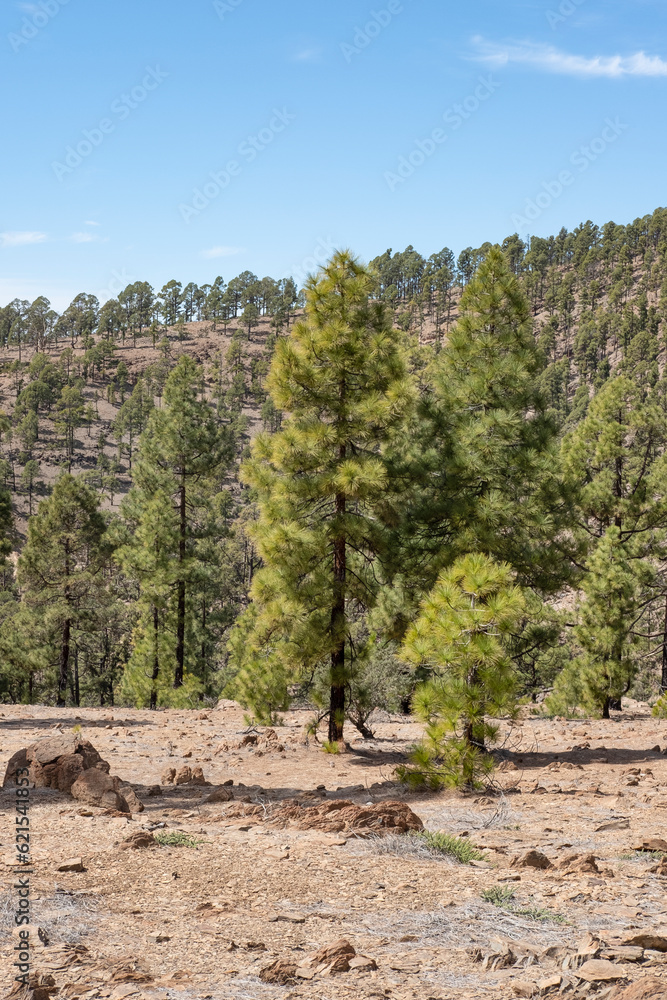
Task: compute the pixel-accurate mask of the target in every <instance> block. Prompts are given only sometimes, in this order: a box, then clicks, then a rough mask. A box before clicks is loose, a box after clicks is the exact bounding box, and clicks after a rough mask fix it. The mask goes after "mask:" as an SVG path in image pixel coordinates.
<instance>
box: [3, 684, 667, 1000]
mask: <svg viewBox="0 0 667 1000" xmlns="http://www.w3.org/2000/svg"><path fill="white" fill-rule="evenodd" d="M307 716H308V713H307V712H291V713H288V714H287V715H286V717H285V725H284V726H282V727H278V728H277V729H276V735H277V740H269V741H268V742H267V741H266V739H264V738H263V731H262V730H258V731H255V732H257V733H258V735H259V742H258V744H256V745H254V746H253V745H252V744H251V745H247V746H240V744H241V742H242V740H243V738H244V734H246V732H247V727H246V725H245V722H244V718H243V712H242V710H241V709H240V708H239V707H238V706H236V705H235V704H234V703H232V702H222V703H221V704H220V706H219V707H218V708H217V709H214V710H210V711H207V712H204V713H198V712H196V711H160V712H156V713H151V712H148V711H135V710H131V709H114V710H109V709H89V708H86V709H78V710H77V709H56V708H45V707H33V706H30V707H29V706H2V711H1V712H0V743H1V748H0V765H2V767H3V773H4V767H5V766H6V763H7V761H8V760H9V758H10V756H11V755H12V754H13V753H14V752H15V751H17V750H18V749H20V748H21V747H26V746H28V745H29V744H31V743H33V742H34V741H36V740H38V739H40V738H43V737H45V736H47V735H53V730H54V727H62V731H65V732H67V731H71V730H72V729H73V728H74V727H76V726H80V727H81V735H82V737H83V738H85V739H88V740H90V742H91V743H93V745H94V746H95V747H96V748H97V749H98V750H99V751H100V753H101V754H102V756H103V757H104V758H105V759H106V760H108V761H109V762H110V764H111V773H112V774H117V775H119V776H120V778H121V779H122V780H123V781H126V782H130V783H132V784H133V785H134V787H135V789H136V791H137V794H138V795H139V798H140V799H141V800H142V801H143V802H144V804H145V810H144V811H143V812H135V813H134V814H133V815H132V816H131V817H129V816H122V815H108V814H105V813H104V810H102V809H100V808H95V807H92V806H91V807H86V806H84V805H83V804H82V803H81V802H78V801H76V800H74V799H73V798H72V797H71V796H70V795H66V794H63V793H60V792H57V791H54V790H51V789H35V790H32V791H31V813H30V816H31V831H32V832H31V838H32V840H31V849H32V857H33V861H34V866H33V868H34V874H33V875H32V877H31V883H32V892H33V896H32V918H31V919H32V924H33V925H34V927H35V928H36V927H37V926H39V927H40V928H42V937H43V938H44V939H45V941H47V942H48V943H46V944H44V943H42V942H41V941H39V940H38V939H37V936H36V931H35V933H34V934H33V935H32V936H31V940H32V944H33V946H35V947H34V955H33V963H32V964H33V971H34V972H36V973H38V974H40V975H46V974H50V975H51V976H52V977H53V979H54V980H55V984H56V987H57V989H58V992H57V994H55V995H56V996H58V997H62V998H73V997H82V998H84V997H85V998H90V1000H92V998H98V997H99V998H102V997H104V998H106V997H112V998H114V1000H123V998H125V997H132V998H133V1000H143V998H155V1000H167V998H170V1000H173V998H181V1000H195V998H196V1000H200V998H201V1000H204V998H215V1000H218V998H239V1000H240V998H248V1000H250V998H252V1000H260V998H261V1000H264V998H266V1000H269V998H271V1000H273V998H276V1000H277V998H285V1000H286V998H288V997H289V998H290V1000H296V998H302V997H304V998H305V997H308V998H311V997H312V998H315V997H317V998H333V997H341V996H342V997H349V998H367V997H391V998H395V1000H404V998H405V1000H407V998H415V1000H416V998H419V1000H428V998H437V1000H444V998H447V1000H449V998H454V997H456V998H459V997H471V998H472V997H475V998H477V997H484V998H489V1000H496V998H497V1000H501V998H503V1000H504V998H508V997H512V996H516V995H524V996H529V995H531V991H534V995H536V996H537V995H549V996H556V995H558V996H560V995H562V994H564V995H571V996H572V995H575V996H584V995H589V996H599V997H601V998H602V997H611V996H612V995H613V990H615V989H618V988H619V984H620V985H621V986H622V985H623V983H626V982H630V983H632V982H634V981H635V980H638V979H641V978H642V977H645V976H657V977H658V979H661V980H662V981H664V983H665V996H667V952H661V951H659V950H651V949H650V948H649V949H648V950H646V951H644V953H643V955H641V956H640V960H639V961H637V960H636V959H637V955H636V954H635V955H634V956H632V955H631V956H630V957H631V958H632V957H634V959H635V960H633V961H628V960H627V959H628V954H627V952H626V953H623V952H621V953H619V954H615V955H614V954H612V957H611V961H612V962H613V966H614V969H615V970H616V973H617V975H616V976H615V980H606V981H602V982H593V983H589V982H588V981H586V980H584V979H582V978H580V977H579V976H578V975H577V971H578V970H577V965H578V964H581V962H582V961H583V960H584V958H585V956H579V958H575V957H574V956H575V953H576V952H577V951H578V950H579V951H581V950H582V948H583V945H582V941H583V940H584V939H586V936H587V935H588V934H589V933H590V934H592V935H593V937H594V938H596V939H601V941H602V944H601V945H600V948H601V949H602V952H601V956H602V957H603V958H604V955H605V954H611V953H610V952H609V948H612V949H613V946H614V942H615V943H616V944H618V942H621V941H623V940H626V941H627V940H628V939H629V938H630V937H632V936H633V935H637V934H638V933H640V932H641V931H646V930H650V931H651V932H658V931H659V929H660V927H661V926H662V928H663V933H664V934H667V930H665V925H667V896H666V894H665V889H666V888H667V876H666V875H661V874H660V873H659V872H652V871H651V868H655V867H656V865H657V864H658V862H659V860H660V858H659V856H658V855H653V854H648V853H637V852H636V851H634V848H635V847H637V846H638V845H640V844H641V843H642V842H643V841H645V840H648V839H650V838H656V837H662V836H664V835H665V827H666V825H667V824H666V822H665V820H666V819H667V755H665V753H663V751H664V750H665V749H667V723H666V722H664V721H658V720H655V719H653V718H651V717H650V714H649V712H648V709H647V707H646V706H644V705H641V704H639V703H629V707H626V708H625V710H624V713H623V715H622V716H619V718H617V719H614V720H612V721H610V722H602V721H594V722H588V721H579V722H566V721H559V720H545V719H540V718H534V717H531V718H526V719H524V720H523V722H522V723H521V724H520V725H519V726H518V727H517V728H516V729H515V730H513V732H512V733H506V734H505V736H506V743H505V746H506V749H505V750H504V751H502V758H503V763H502V764H501V766H500V768H499V770H498V771H497V774H496V780H495V785H494V788H492V789H490V791H489V792H488V793H487V794H475V795H473V794H470V795H465V794H462V793H458V792H446V793H432V792H427V793H414V792H409V791H407V790H406V789H405V788H404V787H403V786H401V785H399V784H397V783H396V782H395V780H394V778H393V772H394V768H395V767H396V764H397V763H399V762H401V761H403V760H405V759H406V754H407V751H408V749H409V747H410V745H411V744H412V743H413V742H414V740H415V739H416V738H418V736H419V727H418V726H417V725H416V724H415V723H413V722H412V721H411V720H410V719H408V718H404V717H389V716H386V715H384V716H382V717H381V718H382V719H383V720H384V721H379V722H378V723H377V724H376V725H375V727H374V729H375V739H373V740H362V739H358V738H355V737H354V736H353V731H352V730H350V732H349V733H348V736H349V737H350V740H351V743H350V745H349V748H348V749H347V750H346V751H345V752H344V753H341V754H339V755H329V754H325V753H324V752H323V751H322V749H321V747H320V746H319V745H318V743H317V742H315V741H313V739H312V738H311V739H310V741H308V740H307V739H306V737H305V735H304V732H305V730H304V723H305V722H306V721H307ZM658 746H660V748H661V749H660V750H658V749H657V747H658ZM185 765H189V766H190V767H192V768H194V767H196V766H201V767H202V768H203V771H204V775H205V777H206V779H207V780H208V781H209V782H210V783H211V784H212V785H213V786H222V785H223V784H224V783H225V782H227V781H229V780H232V781H233V783H234V784H233V786H232V792H233V794H234V799H233V800H232V801H230V802H215V803H204V802H203V799H204V798H205V797H206V796H207V795H208V794H209V793H210V792H211V788H210V787H200V786H196V785H192V784H184V785H179V786H173V785H164V786H162V788H161V794H158V795H155V794H152V795H149V794H148V790H149V788H150V786H154V785H156V784H159V783H160V779H161V776H162V775H163V773H164V772H165V770H166V769H168V768H175V769H176V770H178V769H180V768H182V767H183V766H185ZM286 798H298V800H299V801H300V802H301V803H302V804H305V805H308V804H316V803H319V804H321V803H322V802H324V801H326V800H327V799H335V798H345V799H349V800H351V801H353V802H356V803H358V804H359V805H364V804H366V803H369V802H382V801H387V800H402V801H405V802H407V803H408V804H409V805H410V807H411V808H412V809H413V810H414V812H416V813H417V815H418V816H420V817H421V819H422V820H423V822H424V824H425V826H426V827H427V829H429V830H433V831H438V830H443V831H445V832H447V833H451V834H456V835H458V836H463V835H466V836H468V837H469V838H470V840H471V841H472V842H473V843H474V844H476V845H477V846H478V847H480V848H482V849H483V851H484V853H485V860H483V861H479V862H476V863H474V864H473V865H463V864H460V863H458V862H456V861H455V860H454V859H452V858H449V857H445V856H442V857H438V856H433V855H431V854H429V853H428V852H427V851H425V850H424V848H423V847H422V846H420V845H419V844H418V843H417V842H415V841H414V839H413V838H410V837H406V836H399V835H391V836H388V837H387V838H384V839H383V838H377V837H370V838H368V837H359V836H356V835H353V834H350V833H349V832H346V833H343V834H325V833H321V832H319V831H313V830H309V831H304V830H299V829H296V828H293V827H290V826H288V827H286V828H280V827H279V826H276V825H275V823H274V821H273V820H272V815H273V811H274V809H275V808H276V806H277V804H278V803H279V802H280V801H281V800H283V799H286ZM14 802H15V796H14V790H13V788H12V787H8V788H6V789H4V790H3V792H2V794H1V797H0V806H1V814H2V825H1V827H0V830H1V842H0V848H1V858H0V871H2V872H3V874H4V878H3V882H4V887H3V893H2V897H1V898H0V904H1V905H0V919H1V926H0V966H1V968H2V973H0V975H2V980H3V986H5V987H6V992H7V995H8V994H9V991H10V988H11V985H12V980H13V976H14V973H13V971H12V962H13V961H14V960H15V959H14V957H13V955H14V953H13V948H14V946H15V944H16V941H17V938H16V930H15V929H14V928H13V918H14V911H15V903H16V892H15V890H14V889H13V888H12V886H13V884H14V881H15V872H16V869H17V865H16V861H15V852H14V849H13V848H14ZM256 806H260V807H261V808H260V809H259V810H258V809H257V808H255V807H256ZM244 813H245V814H246V815H244ZM626 819H627V820H628V821H629V825H628V826H626V827H625V828H623V827H624V826H625V824H624V820H626ZM614 821H616V823H615V824H614V825H616V827H619V826H620V827H621V829H610V830H606V831H605V830H601V831H598V828H599V827H601V826H604V825H605V824H607V823H609V822H612V823H613V822H614ZM619 821H620V822H619ZM158 823H164V824H165V825H164V826H163V827H159V828H157V829H155V830H154V832H155V833H156V834H157V835H160V834H164V833H165V832H167V833H174V832H181V833H185V834H187V835H189V836H191V837H192V838H194V840H195V841H197V845H196V846H171V847H169V846H160V847H152V848H146V849H140V850H122V849H120V848H119V846H118V845H119V843H120V842H121V841H123V840H125V839H126V838H127V837H129V836H130V835H131V834H132V833H135V832H137V831H138V830H141V829H142V828H144V827H153V826H154V825H155V824H158ZM530 849H536V850H538V851H540V852H542V853H543V854H544V855H546V856H547V857H548V858H549V860H550V861H551V862H552V863H553V864H554V865H558V864H559V863H560V862H561V861H562V859H563V858H564V857H565V856H566V855H569V854H573V853H576V854H580V855H586V854H590V853H593V854H594V855H595V857H596V859H597V862H596V864H597V867H598V868H599V872H597V873H596V872H590V871H588V872H585V871H576V870H575V871H572V872H571V873H570V874H568V873H567V869H563V868H558V867H552V868H549V869H546V870H539V869H535V868H523V867H519V866H517V864H516V863H514V864H512V862H513V860H514V859H515V858H517V857H520V856H521V855H522V854H524V853H525V852H526V851H528V850H530ZM74 857H78V858H81V860H82V862H83V868H84V869H85V870H83V871H79V872H60V871H58V868H59V867H60V866H61V865H62V864H63V862H66V861H67V860H68V859H72V858H74ZM575 867H576V865H575ZM493 887H503V888H505V889H510V888H511V889H514V890H515V897H514V900H513V901H512V902H511V904H510V908H502V907H498V906H494V905H492V904H491V903H489V902H486V901H485V900H484V899H483V898H482V893H483V892H484V891H485V890H488V889H491V888H493ZM518 910H522V911H523V912H522V913H518V912H517V911H518ZM499 936H500V937H501V938H503V939H504V940H505V944H503V943H502V942H500V943H499V942H498V940H495V939H497V938H498V937H499ZM340 938H345V939H347V940H348V941H349V942H350V943H351V944H352V946H353V947H354V948H355V950H356V952H357V954H358V955H363V956H368V957H369V958H371V959H373V960H374V962H375V963H376V965H377V969H367V970H353V971H349V972H341V973H337V974H330V973H327V971H326V970H324V971H323V972H322V973H318V974H315V976H314V977H313V978H312V979H309V980H308V979H301V978H298V979H297V981H296V982H292V983H288V984H287V985H275V984H267V983H264V982H262V980H261V979H260V978H259V973H260V972H261V970H262V969H265V968H266V967H267V966H269V965H271V963H272V962H274V961H275V960H277V959H283V960H286V961H288V962H291V963H293V964H296V965H298V964H299V963H300V962H303V960H304V959H305V958H306V956H307V955H308V953H310V952H314V951H315V950H316V949H318V948H319V947H321V946H323V945H327V944H331V943H332V942H334V941H336V940H337V939H340ZM589 940H590V939H589ZM507 942H509V944H508V943H507ZM605 946H606V947H607V950H606V951H604V948H605ZM666 948H667V944H666ZM635 951H637V949H635ZM509 952H511V958H510V957H508V953H509ZM619 955H620V957H619ZM497 956H500V957H497ZM531 956H532V957H531ZM485 960H486V961H485ZM510 963H511V964H510ZM563 964H565V965H566V968H565V969H564V968H563ZM485 966H486V967H485ZM553 977H556V978H558V977H561V985H560V986H558V987H556V986H552V987H548V986H545V985H544V984H545V983H548V981H549V980H550V978H551V979H552V981H553ZM616 980H617V981H616ZM538 984H541V985H540V986H538ZM538 990H542V994H540V993H538ZM561 990H562V992H561ZM610 990H611V991H612V992H611V993H610V992H609V991H610Z"/></svg>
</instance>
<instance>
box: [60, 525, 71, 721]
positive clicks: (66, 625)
mask: <svg viewBox="0 0 667 1000" xmlns="http://www.w3.org/2000/svg"><path fill="white" fill-rule="evenodd" d="M69 575H70V571H69V546H68V544H67V543H66V544H65V580H69ZM69 601H70V592H69V583H66V584H65V603H66V604H67V605H68V606H69ZM71 629H72V622H71V619H69V618H66V619H65V621H64V622H63V631H62V642H61V645H60V672H59V676H58V708H64V707H65V702H66V698H67V674H68V671H69V649H70V633H71Z"/></svg>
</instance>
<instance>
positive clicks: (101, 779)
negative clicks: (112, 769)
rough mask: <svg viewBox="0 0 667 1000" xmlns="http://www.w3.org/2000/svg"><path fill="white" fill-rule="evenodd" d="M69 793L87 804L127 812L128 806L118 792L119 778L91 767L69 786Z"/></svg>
mask: <svg viewBox="0 0 667 1000" xmlns="http://www.w3.org/2000/svg"><path fill="white" fill-rule="evenodd" d="M70 792H71V794H72V795H73V796H74V798H75V799H78V800H79V801H80V802H85V803H87V805H89V806H102V807H103V808H105V809H115V810H117V811H118V812H122V813H129V812H130V807H129V806H128V804H127V802H126V801H125V799H124V798H123V796H122V794H121V792H120V780H119V779H118V778H116V777H112V776H111V775H109V774H105V773H104V771H100V770H98V769H97V768H96V767H91V768H89V769H88V770H87V771H84V772H83V773H82V774H81V776H80V777H78V778H77V780H76V781H75V782H74V784H73V785H72V787H71V788H70Z"/></svg>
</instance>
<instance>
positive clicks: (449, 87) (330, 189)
mask: <svg viewBox="0 0 667 1000" xmlns="http://www.w3.org/2000/svg"><path fill="white" fill-rule="evenodd" d="M666 27H667V5H666V4H665V3H664V0H632V2H631V3H630V2H627V0H525V2H518V0H504V2H502V3H499V2H498V0H482V2H480V0H472V2H469V3H467V4H453V3H446V2H443V0H402V2H400V0H377V2H376V3H375V4H373V3H371V2H364V0H336V2H335V3H333V2H327V0H289V2H288V3H285V4H278V3H276V2H275V0H215V2H214V0H188V2H186V0H139V2H137V0H132V2H130V0H113V2H111V0H87V2H84V0H67V2H64V0H42V2H37V3H18V2H12V0H6V2H5V3H4V4H3V5H2V9H1V10H0V51H2V59H1V60H0V74H1V76H2V79H1V85H2V93H3V95H4V100H3V102H2V108H1V110H0V116H1V119H2V135H3V138H4V142H3V147H4V148H3V152H4V155H3V157H2V168H1V169H2V172H3V177H2V203H1V206H0V303H3V304H4V303H5V302H7V301H9V300H10V299H11V298H13V297H14V296H19V297H22V298H27V299H34V298H35V297H36V296H37V295H39V294H46V295H47V296H48V297H49V298H50V299H51V301H52V303H53V305H54V306H55V307H56V308H59V309H61V308H63V307H64V306H65V305H66V304H67V303H68V302H69V301H70V299H71V298H72V297H73V296H74V295H75V294H76V293H77V292H79V291H88V292H94V293H95V294H97V295H98V296H99V297H100V299H101V300H103V299H105V298H108V297H109V296H110V295H111V294H115V293H116V292H117V291H118V289H119V288H120V287H122V286H124V285H125V284H127V283H128V282H129V281H133V280H137V279H142V280H148V281H150V282H151V283H152V284H153V285H155V286H156V287H158V288H159V287H160V286H161V285H162V284H163V283H164V282H166V281H168V280H169V279H170V278H178V279H179V280H182V281H183V282H187V281H196V282H198V283H204V282H206V281H211V280H213V278H215V276H216V275H218V274H222V275H223V276H224V277H225V279H229V278H230V277H232V276H233V275H234V274H237V273H239V272H240V271H242V270H245V269H250V270H252V271H254V272H255V273H257V274H259V275H260V276H263V275H265V274H270V275H272V276H273V277H282V276H286V275H288V274H290V273H296V275H297V277H301V276H302V274H303V273H304V272H305V271H308V270H310V269H312V268H313V266H314V264H315V261H316V259H317V256H318V255H319V256H320V257H322V256H324V254H326V253H327V252H328V250H329V249H330V248H332V247H337V246H349V247H351V248H352V249H353V250H354V251H355V252H357V253H358V254H360V255H361V256H362V257H363V258H365V259H369V258H371V257H373V256H375V255H376V254H379V253H382V252H383V251H384V250H385V249H386V248H387V247H393V248H394V249H395V250H397V249H403V248H404V247H405V246H406V245H407V244H409V243H412V244H413V245H414V246H415V247H416V248H417V249H419V250H420V251H421V252H422V253H424V254H426V255H428V254H430V253H432V252H433V251H436V250H439V249H441V248H442V247H443V246H445V245H447V246H450V247H451V248H452V249H453V250H455V251H456V252H457V253H458V252H459V251H460V250H461V249H462V248H463V247H465V246H467V245H473V246H479V245H480V244H481V243H482V242H484V241H485V240H491V241H496V240H501V239H503V238H504V237H505V236H506V235H509V234H510V233H512V232H514V231H516V230H517V229H518V230H519V232H521V233H522V235H525V234H527V233H533V234H539V235H548V234H549V233H551V232H555V231H557V230H558V229H559V228H560V227H561V226H562V225H565V226H567V227H568V228H573V227H574V226H575V225H577V224H578V223H579V222H582V221H585V220H586V219H588V218H590V219H593V220H594V221H596V222H598V223H600V224H602V223H604V222H606V221H608V220H609V219H614V220H615V221H618V222H628V221H631V220H632V219H634V218H635V217H637V216H640V215H644V214H645V213H647V212H651V211H653V209H654V208H656V207H658V206H661V205H664V204H665V203H667V193H666V192H665V168H664V164H665V162H666V161H667V156H666V153H667V129H665V111H664V108H665V93H666V88H667V42H665V39H667V32H666V30H665V29H666ZM457 106H458V107H457Z"/></svg>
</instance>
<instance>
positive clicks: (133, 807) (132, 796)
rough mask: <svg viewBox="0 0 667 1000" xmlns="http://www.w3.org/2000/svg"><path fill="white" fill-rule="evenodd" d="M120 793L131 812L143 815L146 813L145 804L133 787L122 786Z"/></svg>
mask: <svg viewBox="0 0 667 1000" xmlns="http://www.w3.org/2000/svg"><path fill="white" fill-rule="evenodd" d="M119 791H120V793H121V795H122V796H123V798H124V799H125V801H126V802H127V804H128V806H129V807H130V812H133V813H142V812H143V811H144V804H143V802H142V801H141V799H140V798H139V796H138V795H137V793H136V792H135V790H134V788H133V787H132V785H121V786H120V789H119Z"/></svg>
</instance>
